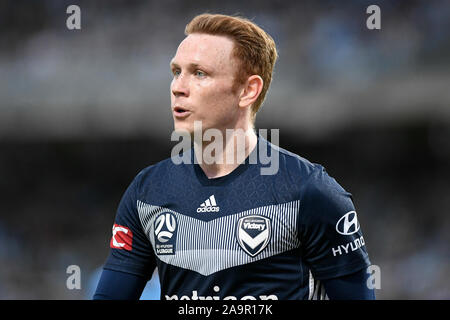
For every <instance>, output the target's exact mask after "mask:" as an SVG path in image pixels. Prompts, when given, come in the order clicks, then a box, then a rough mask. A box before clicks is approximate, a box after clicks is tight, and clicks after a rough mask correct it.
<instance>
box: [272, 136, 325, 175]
mask: <svg viewBox="0 0 450 320" xmlns="http://www.w3.org/2000/svg"><path fill="white" fill-rule="evenodd" d="M270 146H271V148H272V149H274V150H276V151H278V153H279V162H280V169H282V170H284V171H285V172H286V174H288V175H289V176H291V177H292V178H293V179H301V180H302V181H306V180H308V179H309V178H310V177H311V176H313V175H314V174H317V172H319V171H321V170H322V169H323V166H322V165H320V164H318V163H314V162H311V161H310V160H308V159H306V158H305V157H302V156H300V155H299V154H297V153H294V152H292V151H289V150H286V149H284V148H281V147H278V146H276V145H274V144H270ZM272 152H273V151H272Z"/></svg>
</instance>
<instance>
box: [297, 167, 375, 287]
mask: <svg viewBox="0 0 450 320" xmlns="http://www.w3.org/2000/svg"><path fill="white" fill-rule="evenodd" d="M299 214H300V216H299V237H300V242H301V246H302V254H303V259H304V261H305V263H306V264H307V265H308V266H309V267H310V269H311V272H312V274H313V276H314V278H316V279H318V280H325V279H331V278H336V277H340V276H344V275H348V274H350V273H354V272H357V271H359V270H361V269H363V268H366V267H368V266H369V265H370V260H369V255H368V253H367V249H366V246H365V241H364V237H363V234H362V229H361V226H360V224H359V222H358V215H357V212H356V210H355V207H354V205H353V201H352V195H351V194H350V193H348V192H346V191H345V190H344V189H343V188H342V187H341V186H340V185H339V184H338V183H337V182H336V180H335V179H333V178H331V177H330V176H329V175H328V174H327V173H326V171H325V170H324V168H323V167H321V166H318V168H317V170H316V171H315V172H314V173H312V176H310V177H309V178H308V180H307V182H306V185H305V188H304V191H303V195H302V200H301V203H300V213H299Z"/></svg>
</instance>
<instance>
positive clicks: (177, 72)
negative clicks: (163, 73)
mask: <svg viewBox="0 0 450 320" xmlns="http://www.w3.org/2000/svg"><path fill="white" fill-rule="evenodd" d="M172 74H173V75H174V76H179V75H180V74H181V71H180V70H178V69H174V70H172Z"/></svg>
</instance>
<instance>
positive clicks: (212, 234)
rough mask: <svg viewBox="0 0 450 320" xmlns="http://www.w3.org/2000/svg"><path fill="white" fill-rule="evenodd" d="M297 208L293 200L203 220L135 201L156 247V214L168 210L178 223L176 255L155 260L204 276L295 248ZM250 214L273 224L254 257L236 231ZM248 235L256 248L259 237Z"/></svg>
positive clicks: (297, 203)
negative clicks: (260, 248)
mask: <svg viewBox="0 0 450 320" xmlns="http://www.w3.org/2000/svg"><path fill="white" fill-rule="evenodd" d="M299 207H300V201H298V200H296V201H291V202H287V203H283V204H277V205H268V206H263V207H257V208H253V209H250V210H246V211H242V212H237V213H235V214H231V215H226V216H222V217H219V218H216V219H213V220H210V221H203V220H201V219H197V218H194V217H191V216H188V215H184V214H181V213H179V212H176V211H173V210H170V209H168V208H165V207H159V206H153V205H150V204H147V203H144V202H141V201H139V200H138V201H137V209H138V213H139V219H140V221H141V225H142V227H143V229H144V232H145V234H146V235H147V238H148V239H149V240H150V242H151V244H152V245H153V248H155V236H154V234H155V233H154V231H155V230H154V228H155V219H156V217H157V216H158V215H159V214H161V213H162V212H169V213H171V214H172V215H174V216H175V217H176V220H177V222H178V225H177V238H176V244H175V247H176V251H175V254H173V255H157V257H158V259H160V260H161V261H162V262H164V263H166V264H170V265H172V266H176V267H180V268H184V269H187V270H192V271H195V272H198V273H200V274H202V275H204V276H208V275H210V274H213V273H215V272H218V271H222V270H225V269H228V268H232V267H236V266H240V265H243V264H247V263H252V262H254V261H258V260H261V259H265V258H269V257H272V256H274V255H277V254H280V253H282V252H285V251H288V250H292V249H295V248H298V247H299V246H300V240H299V239H298V234H297V217H298V212H299ZM251 215H260V216H262V217H266V218H269V219H270V220H271V226H272V231H271V234H272V236H271V240H270V242H269V243H268V244H267V247H266V248H265V249H264V250H263V251H262V252H261V253H259V254H258V255H257V256H254V257H251V256H250V255H248V254H247V253H246V252H245V251H244V250H243V249H242V248H241V246H240V244H239V243H238V240H237V238H236V233H235V232H236V228H237V225H238V222H239V219H241V218H242V217H246V216H251ZM247 236H248V237H249V238H250V239H246V240H247V241H248V242H247V243H250V244H251V245H252V246H253V245H255V247H256V246H257V245H258V244H257V243H259V242H260V240H261V239H260V237H259V236H257V237H255V238H251V237H250V236H249V235H247ZM261 237H263V236H262V235H261ZM249 246H250V245H249Z"/></svg>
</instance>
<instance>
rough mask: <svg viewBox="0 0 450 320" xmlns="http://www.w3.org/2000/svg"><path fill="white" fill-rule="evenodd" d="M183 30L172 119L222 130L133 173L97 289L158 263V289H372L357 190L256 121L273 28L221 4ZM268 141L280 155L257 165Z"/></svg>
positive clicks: (135, 287) (314, 293)
mask: <svg viewBox="0 0 450 320" xmlns="http://www.w3.org/2000/svg"><path fill="white" fill-rule="evenodd" d="M185 33H186V36H187V37H186V38H185V39H184V40H183V41H182V42H181V44H180V45H179V47H178V50H177V52H176V54H175V56H174V58H173V59H172V61H171V63H170V67H171V70H172V73H173V80H172V83H171V104H172V112H173V118H174V126H175V131H176V132H187V133H188V134H189V136H191V137H194V138H195V136H196V135H197V137H198V134H199V135H200V137H205V136H206V135H207V133H208V132H209V133H211V132H213V133H215V134H216V135H215V137H216V138H215V140H214V141H212V140H213V139H200V140H199V139H196V140H195V141H194V148H193V149H192V150H189V151H187V152H185V153H184V155H186V154H187V155H188V158H189V159H190V160H192V163H186V162H183V163H179V162H176V161H175V160H174V159H175V158H176V157H171V158H169V159H167V160H165V161H162V162H159V163H157V164H155V165H152V166H149V167H147V168H145V169H144V170H142V171H141V172H140V173H139V174H138V175H137V176H136V177H135V179H134V180H133V182H132V183H131V185H130V186H129V187H128V189H127V191H126V192H125V194H124V196H123V198H122V200H121V202H120V204H119V208H118V211H117V215H116V219H115V223H114V226H113V236H112V239H111V244H110V246H111V251H110V255H109V257H108V259H107V261H106V263H105V266H104V270H103V274H102V277H101V279H100V281H99V284H98V287H97V291H96V294H95V296H94V299H138V298H139V297H140V294H141V292H142V290H143V288H144V286H145V284H146V282H147V281H148V279H149V278H150V276H151V275H152V273H153V271H154V269H155V267H157V268H158V273H159V279H160V283H161V299H183V300H187V299H192V300H202V299H214V300H219V299H225V300H228V299H232V300H247V299H251V300H257V299H262V300H268V299H293V300H295V299H315V298H318V299H321V298H325V297H326V296H325V294H326V295H327V297H329V298H331V299H373V298H374V292H373V290H372V289H369V288H368V286H367V284H366V282H367V278H368V274H367V273H366V268H367V266H369V265H370V261H369V257H368V254H367V251H366V248H365V244H364V238H363V237H362V232H361V228H360V226H359V223H358V221H357V216H356V212H355V208H354V206H353V203H352V200H351V195H350V194H349V193H347V192H346V191H345V190H344V189H343V188H342V187H341V186H340V185H339V184H337V182H336V181H335V180H334V179H333V178H331V177H329V176H328V174H327V173H326V172H325V170H324V168H323V167H322V166H320V165H317V164H312V163H310V162H309V161H307V160H306V159H304V158H302V157H300V156H298V155H295V154H292V153H290V152H288V151H286V150H283V149H281V148H278V147H276V146H275V145H272V144H271V143H269V142H268V141H267V140H265V139H264V138H262V137H261V136H259V135H257V134H256V133H255V132H254V130H253V123H254V119H255V115H256V112H257V111H258V109H259V107H260V106H261V104H262V102H263V100H264V97H265V95H266V93H267V90H268V88H269V85H270V82H271V77H272V71H273V67H274V64H275V61H276V59H277V51H276V47H275V43H274V41H273V39H272V38H271V37H270V36H269V35H268V34H267V33H266V32H264V31H263V30H262V29H261V28H260V27H258V26H257V25H256V24H254V23H252V22H250V21H248V20H246V19H244V18H239V17H230V16H225V15H210V14H204V15H200V16H197V17H195V18H194V19H193V20H192V21H191V22H190V23H189V24H188V25H187V26H186V30H185ZM230 132H231V134H228V135H227V133H230ZM243 132H244V133H245V134H243ZM210 136H211V135H210ZM220 137H225V138H223V139H221V138H220ZM238 141H241V142H242V141H244V143H241V144H239V143H238ZM211 145H214V148H212V149H210V150H213V152H209V153H208V152H205V150H206V149H207V148H208V147H211ZM266 149H267V153H268V154H271V155H276V158H272V159H275V160H276V161H277V166H275V167H276V170H272V172H269V174H267V172H266V174H262V172H263V171H262V169H263V166H264V165H263V163H262V161H261V159H262V154H261V150H266ZM185 159H186V158H185ZM230 159H231V160H233V161H230ZM239 159H241V160H239ZM242 159H244V160H243V161H242ZM252 159H256V161H254V162H252V161H251V160H252Z"/></svg>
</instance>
